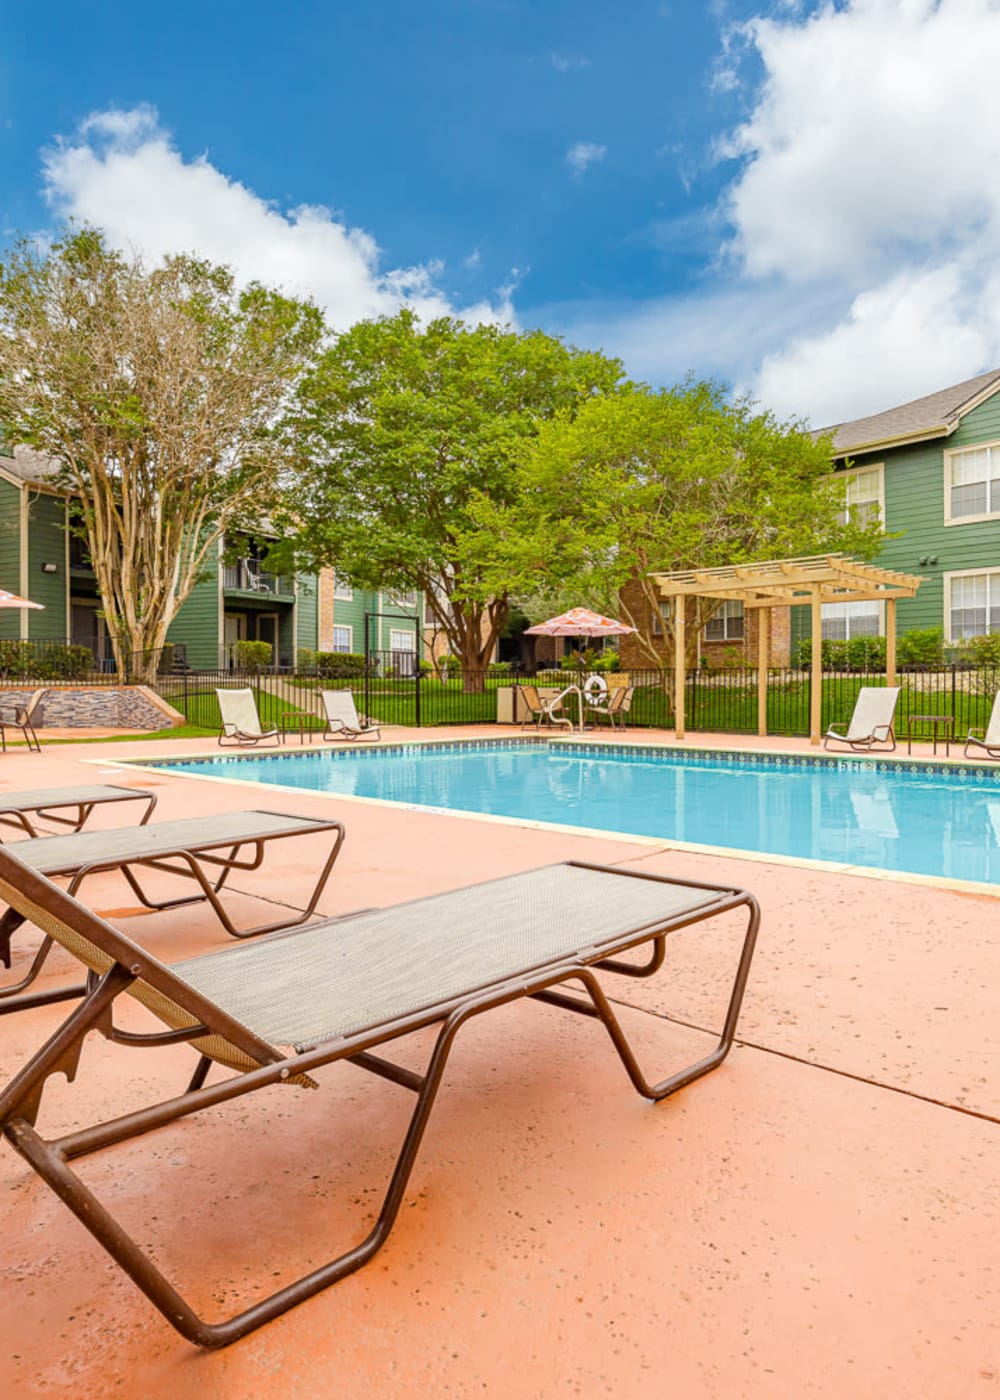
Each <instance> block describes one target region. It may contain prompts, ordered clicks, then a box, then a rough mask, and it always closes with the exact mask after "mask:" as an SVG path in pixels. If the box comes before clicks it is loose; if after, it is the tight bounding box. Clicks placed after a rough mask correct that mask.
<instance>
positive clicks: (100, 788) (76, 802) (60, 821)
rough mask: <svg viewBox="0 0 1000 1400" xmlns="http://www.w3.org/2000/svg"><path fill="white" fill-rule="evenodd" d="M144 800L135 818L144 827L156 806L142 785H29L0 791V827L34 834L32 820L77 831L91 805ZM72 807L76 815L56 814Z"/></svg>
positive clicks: (153, 794)
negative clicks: (17, 790) (60, 786)
mask: <svg viewBox="0 0 1000 1400" xmlns="http://www.w3.org/2000/svg"><path fill="white" fill-rule="evenodd" d="M139 801H142V802H145V803H146V810H145V811H144V812H143V814H142V816H141V817H140V818H139V825H140V826H145V825H146V823H147V822H148V821H149V818H150V816H151V815H152V811H153V808H154V807H155V806H156V793H155V792H146V791H145V790H144V789H143V788H127V787H115V786H114V785H112V784H110V783H94V784H91V785H90V786H88V787H65V788H33V789H32V790H31V791H29V792H0V826H12V827H13V828H14V829H15V831H23V832H24V834H25V835H26V836H37V835H38V828H37V826H36V824H35V822H33V821H31V820H30V818H31V817H35V818H36V820H40V821H45V822H52V823H53V824H54V825H56V826H68V827H69V828H70V830H71V831H79V830H80V828H81V827H82V826H83V825H84V823H85V822H86V821H87V818H88V817H89V816H90V814H91V812H92V811H93V810H94V808H95V807H103V806H106V805H107V804H108V803H110V802H139ZM71 807H75V808H76V816H72V817H57V816H56V812H57V811H61V810H62V809H63V808H71Z"/></svg>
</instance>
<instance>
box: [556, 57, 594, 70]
mask: <svg viewBox="0 0 1000 1400" xmlns="http://www.w3.org/2000/svg"><path fill="white" fill-rule="evenodd" d="M550 57H551V59H552V67H553V68H554V69H555V70H556V72H557V73H571V72H572V71H573V70H574V69H575V68H589V67H590V59H589V58H585V57H584V55H583V54H580V53H554V54H551V55H550Z"/></svg>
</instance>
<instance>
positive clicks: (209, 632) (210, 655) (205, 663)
mask: <svg viewBox="0 0 1000 1400" xmlns="http://www.w3.org/2000/svg"><path fill="white" fill-rule="evenodd" d="M167 640H168V641H169V642H183V643H184V644H185V647H186V648H187V651H186V655H187V663H188V665H189V666H194V667H195V668H196V669H200V670H206V671H211V670H214V669H215V668H216V667H217V666H218V665H219V664H220V661H219V643H220V640H221V639H220V637H219V578H218V573H217V572H213V573H212V574H211V575H210V576H209V577H208V578H206V579H202V580H201V582H200V583H196V584H195V586H194V588H193V589H192V590H191V592H190V594H189V595H188V597H187V598H186V599H185V601H184V603H183V604H182V605H181V607H180V609H179V611H178V613H177V616H176V617H175V618H174V620H173V622H172V623H171V624H170V627H169V630H168V631H167Z"/></svg>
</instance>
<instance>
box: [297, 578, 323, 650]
mask: <svg viewBox="0 0 1000 1400" xmlns="http://www.w3.org/2000/svg"><path fill="white" fill-rule="evenodd" d="M295 582H296V593H295V613H296V618H297V625H296V641H297V645H298V646H299V647H300V648H302V647H305V648H306V649H308V650H309V651H315V650H316V649H317V648H316V636H317V629H318V627H319V604H318V592H317V587H316V576H315V574H297V575H296V580H295Z"/></svg>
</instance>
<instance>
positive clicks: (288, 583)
mask: <svg viewBox="0 0 1000 1400" xmlns="http://www.w3.org/2000/svg"><path fill="white" fill-rule="evenodd" d="M222 587H223V590H224V591H225V592H226V593H251V594H253V595H254V596H255V597H258V598H262V597H269V598H280V599H283V600H287V601H288V602H292V601H293V600H294V598H295V580H294V579H293V578H292V577H291V575H289V574H271V573H268V571H267V570H266V569H264V568H262V567H261V564H260V561H259V560H257V559H237V560H236V562H235V563H234V564H225V565H223V569H222Z"/></svg>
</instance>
